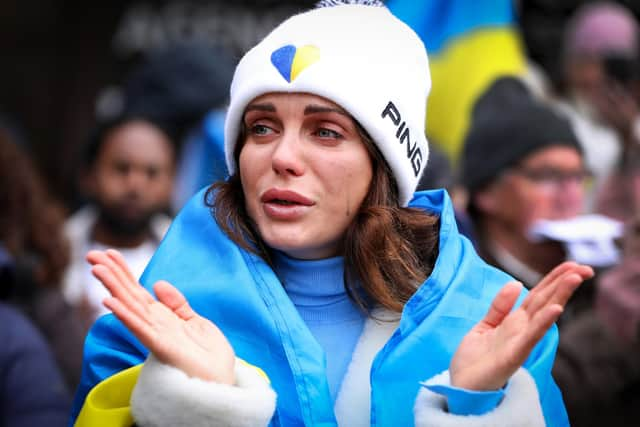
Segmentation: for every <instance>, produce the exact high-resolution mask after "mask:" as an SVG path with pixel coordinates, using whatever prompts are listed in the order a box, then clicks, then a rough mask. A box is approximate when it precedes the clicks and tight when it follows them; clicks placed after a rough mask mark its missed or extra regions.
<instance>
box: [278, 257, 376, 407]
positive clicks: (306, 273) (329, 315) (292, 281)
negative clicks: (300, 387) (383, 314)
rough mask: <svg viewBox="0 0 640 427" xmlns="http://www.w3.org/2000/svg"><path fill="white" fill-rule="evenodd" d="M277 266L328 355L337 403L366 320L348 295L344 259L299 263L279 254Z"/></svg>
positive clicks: (332, 393)
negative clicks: (343, 380) (345, 283)
mask: <svg viewBox="0 0 640 427" xmlns="http://www.w3.org/2000/svg"><path fill="white" fill-rule="evenodd" d="M274 264H275V270H276V272H277V273H278V276H279V277H280V278H281V280H282V281H283V282H284V287H285V290H286V291H287V294H288V295H289V298H291V301H293V304H294V305H295V306H296V308H297V309H298V313H300V317H302V319H303V320H304V322H305V323H306V324H307V326H308V327H309V329H310V330H311V334H312V335H313V336H314V338H315V339H316V340H317V341H318V343H319V344H320V346H321V347H322V349H323V350H324V352H325V354H326V358H327V380H328V382H329V390H330V392H331V397H332V398H333V401H334V402H335V399H336V396H337V394H338V390H340V385H341V384H342V378H343V377H344V375H345V373H346V371H347V367H348V366H349V362H351V356H352V354H353V350H354V348H355V346H356V343H357V342H358V338H359V337H360V334H361V333H362V328H363V326H364V320H365V317H366V316H365V314H364V313H363V312H362V311H360V310H359V309H358V307H357V306H356V305H355V304H354V303H353V302H352V301H351V300H350V299H349V297H348V296H347V293H346V291H345V288H344V259H343V258H342V257H335V258H328V259H322V260H299V259H294V258H290V257H288V256H287V255H285V254H283V253H282V252H277V253H276V254H275V256H274Z"/></svg>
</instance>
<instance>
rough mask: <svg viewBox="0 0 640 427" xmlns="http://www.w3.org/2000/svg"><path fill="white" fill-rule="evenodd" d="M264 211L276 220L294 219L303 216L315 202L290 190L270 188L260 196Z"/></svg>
mask: <svg viewBox="0 0 640 427" xmlns="http://www.w3.org/2000/svg"><path fill="white" fill-rule="evenodd" d="M260 201H261V202H262V206H263V209H264V212H265V213H266V214H267V216H268V217H270V218H272V219H278V220H294V219H298V218H300V217H301V216H303V215H304V214H305V213H307V212H308V211H309V209H310V208H311V207H312V206H313V205H314V204H315V203H314V202H313V201H312V200H310V199H308V198H306V197H304V196H303V195H302V194H299V193H296V192H295V191H291V190H279V189H275V188H274V189H270V190H268V191H266V192H265V193H264V194H263V195H262V197H260Z"/></svg>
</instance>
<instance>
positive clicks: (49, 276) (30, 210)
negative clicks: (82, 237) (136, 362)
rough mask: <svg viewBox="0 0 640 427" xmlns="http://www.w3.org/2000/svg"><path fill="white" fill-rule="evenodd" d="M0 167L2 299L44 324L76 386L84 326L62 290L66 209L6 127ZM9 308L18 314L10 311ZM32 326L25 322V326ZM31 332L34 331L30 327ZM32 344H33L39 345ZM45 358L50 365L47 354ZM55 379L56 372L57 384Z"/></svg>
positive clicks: (66, 377) (67, 377) (66, 249)
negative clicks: (53, 196) (51, 195)
mask: <svg viewBox="0 0 640 427" xmlns="http://www.w3.org/2000/svg"><path fill="white" fill-rule="evenodd" d="M0 170H1V171H2V173H0V264H1V265H2V267H1V271H2V273H1V274H0V277H1V281H2V283H1V286H0V300H3V301H4V302H5V303H8V304H11V305H13V306H15V307H17V308H19V309H20V310H21V311H22V312H23V313H24V314H26V315H27V316H28V317H29V318H30V320H31V321H32V322H33V323H34V325H35V326H37V327H38V329H39V330H40V333H41V334H42V335H43V336H44V338H45V339H46V341H47V342H48V344H49V345H50V346H51V349H52V351H53V354H54V356H55V360H56V361H57V363H58V365H59V367H60V369H61V370H62V373H63V375H64V380H65V381H66V385H67V388H68V391H69V392H70V391H71V390H72V389H75V387H76V385H77V384H78V381H79V379H80V371H81V367H82V346H83V342H84V330H83V329H82V328H81V325H80V322H79V317H78V315H77V313H75V312H74V311H73V310H72V308H71V307H70V306H69V305H68V304H67V303H66V302H65V300H64V298H63V297H62V293H61V292H60V284H61V278H62V274H63V271H64V269H65V267H66V266H67V263H68V261H69V247H68V242H67V240H66V239H65V237H64V233H63V224H64V214H63V211H62V210H61V208H60V206H59V205H58V204H57V203H56V202H55V201H53V200H52V199H51V197H50V195H49V193H48V192H47V190H46V189H45V187H44V184H43V183H42V181H41V180H40V177H39V176H38V174H37V172H36V170H35V167H34V165H33V164H32V162H31V160H30V158H29V157H28V156H27V154H26V153H25V152H23V150H22V148H21V147H18V146H17V145H16V144H15V143H14V142H13V140H12V139H11V138H10V137H9V134H8V133H5V132H4V131H3V130H2V129H0ZM4 314H6V316H8V317H11V318H13V317H15V316H14V315H13V314H11V313H9V312H6V313H4ZM19 322H20V324H23V323H24V322H23V321H22V320H20V321H19ZM2 324H3V325H4V327H7V326H9V325H12V324H11V323H2ZM11 327H13V326H11ZM29 328H30V326H24V329H25V331H26V330H27V329H29ZM4 333H6V334H7V339H8V340H12V339H15V338H16V337H15V336H9V335H10V333H9V331H5V332H4ZM25 334H28V335H33V334H32V333H31V332H30V331H26V332H25ZM25 340H27V338H26V337H25ZM40 340H41V338H40V337H38V338H33V340H32V341H31V344H34V345H35V343H36V342H38V344H37V347H38V348H41V347H42V345H41V344H39V341H40ZM0 342H2V346H0V347H2V348H3V349H4V350H6V351H7V352H11V351H13V350H10V348H9V346H10V345H12V344H15V345H22V343H21V342H17V341H9V342H7V341H4V340H2V341H0ZM10 343H12V344H10ZM5 344H6V347H5ZM31 344H29V345H28V347H29V348H32V347H33V346H32V345H31ZM42 359H43V363H47V366H49V364H48V363H49V362H48V361H45V359H46V357H45V355H43V356H42ZM51 375H52V377H53V376H54V373H53V372H52V373H51ZM55 375H56V378H57V374H55ZM54 383H55V381H53V378H52V383H51V384H54ZM56 384H57V383H56ZM63 388H64V386H63Z"/></svg>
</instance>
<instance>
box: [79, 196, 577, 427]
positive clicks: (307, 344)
mask: <svg viewBox="0 0 640 427" xmlns="http://www.w3.org/2000/svg"><path fill="white" fill-rule="evenodd" d="M203 197H204V196H203V192H200V193H198V194H197V195H196V196H195V197H194V198H193V199H192V200H191V201H190V202H189V204H188V205H187V206H186V207H185V208H184V210H183V211H182V212H181V213H180V215H179V216H178V217H177V218H176V220H175V221H174V223H173V225H172V226H171V229H170V230H169V232H168V234H167V236H166V237H165V239H164V241H163V242H162V244H161V245H160V247H159V248H158V250H157V252H156V254H155V255H154V257H153V258H152V260H151V261H150V263H149V265H148V267H147V270H146V271H145V273H144V274H143V277H142V279H141V282H142V283H143V284H144V285H145V286H146V287H150V286H151V285H152V284H153V283H155V282H156V281H158V280H160V279H162V280H167V281H169V282H170V283H172V284H174V285H175V286H176V287H177V288H179V289H180V290H181V291H182V292H183V293H184V294H185V296H186V298H187V300H188V301H189V302H190V304H191V306H192V307H193V309H194V310H195V311H196V312H198V313H200V314H201V315H202V316H204V317H207V318H209V319H211V320H212V321H213V322H214V323H215V324H216V325H217V326H218V327H219V328H220V329H221V330H222V331H223V332H224V333H225V335H226V336H227V338H228V339H229V341H230V342H231V344H232V346H233V348H234V350H235V352H236V354H237V356H238V357H240V358H242V359H244V360H246V361H248V362H249V363H252V364H254V365H256V366H258V367H260V368H262V369H263V370H264V371H265V372H266V373H267V375H268V376H269V378H270V380H271V384H272V386H273V388H274V389H275V390H276V392H277V393H278V401H277V409H276V414H275V416H274V418H273V420H272V422H271V425H272V426H274V427H275V426H300V425H307V426H335V425H336V421H335V417H334V413H333V402H332V400H331V397H330V394H329V387H328V385H327V380H326V376H325V374H324V354H323V350H322V348H321V347H320V346H319V344H318V343H317V342H316V341H315V340H314V338H313V336H312V335H311V333H310V331H309V329H308V328H307V327H306V325H305V323H304V321H303V320H302V319H301V318H300V316H299V314H298V312H297V310H296V308H295V307H294V305H293V304H292V303H291V301H290V300H289V298H288V296H287V294H286V293H285V291H284V289H283V287H282V286H281V284H280V282H279V281H278V279H277V277H276V276H275V274H274V272H273V271H272V270H271V269H270V268H269V267H268V266H267V264H265V263H264V262H263V261H262V260H261V259H260V258H259V257H257V256H255V255H252V254H249V253H247V252H245V251H243V250H242V249H240V248H238V247H237V246H236V245H235V244H234V243H233V242H232V241H230V240H229V239H228V238H227V236H226V235H225V234H224V233H223V232H222V231H221V230H220V228H219V227H218V226H217V224H216V222H215V220H214V219H213V218H212V216H211V213H210V211H209V210H208V208H206V206H205V205H204V203H203ZM411 206H413V207H420V208H423V209H425V210H427V211H430V212H433V213H436V214H438V215H440V243H439V249H440V252H439V256H438V259H437V261H436V264H435V268H434V270H433V272H432V274H431V275H430V277H429V278H428V279H427V280H426V281H425V282H424V283H423V284H422V286H421V287H420V288H419V289H418V290H417V291H416V293H415V294H414V295H413V297H412V298H411V299H410V300H409V301H408V302H407V304H406V305H405V308H404V310H403V313H402V317H401V319H400V324H399V327H398V329H397V330H396V331H395V333H394V334H393V335H392V337H391V339H390V340H389V341H388V342H387V344H386V345H385V346H384V347H383V348H382V350H381V351H380V352H379V353H378V354H377V356H376V357H375V359H374V361H373V365H372V368H371V374H370V379H371V390H372V391H371V425H372V426H384V427H389V426H412V425H413V424H414V422H413V404H414V401H415V398H416V395H417V393H418V391H419V387H420V385H419V382H420V381H423V380H426V379H428V378H431V377H433V376H434V375H435V374H438V373H439V372H441V371H443V370H446V369H448V366H449V363H450V360H451V357H452V356H453V354H454V352H455V350H456V348H457V347H458V344H459V343H460V341H461V340H462V338H463V337H464V335H465V334H466V333H467V332H468V331H469V329H471V328H472V327H473V326H474V325H475V324H476V323H477V322H478V321H479V320H480V319H482V318H483V316H484V315H485V314H486V312H487V310H488V308H489V306H490V303H491V301H492V299H493V297H494V296H495V295H496V293H497V292H498V290H499V289H500V288H501V287H502V286H503V285H504V284H505V283H506V282H508V281H509V280H512V279H511V278H510V277H509V276H508V275H507V274H505V273H503V272H501V271H499V270H497V269H495V268H493V267H491V266H489V265H487V264H486V263H484V262H483V261H482V260H481V259H480V258H479V257H478V255H476V253H475V251H474V250H473V247H472V245H471V243H469V241H468V240H467V239H466V238H464V237H462V236H461V235H460V234H459V233H458V230H457V228H456V225H455V219H454V215H453V207H452V205H451V201H450V199H449V197H448V196H447V194H446V192H444V191H443V190H438V191H430V192H422V193H416V195H415V197H414V199H413V201H412V203H411ZM521 298H522V297H521ZM557 341H558V334H557V329H556V328H555V326H554V327H553V328H552V329H551V330H550V331H549V332H548V333H547V334H546V335H545V336H544V338H543V339H542V340H541V342H540V343H538V345H537V346H536V347H535V348H534V350H533V351H532V353H531V355H530V357H529V358H528V359H527V361H526V362H525V367H526V368H527V369H528V371H529V373H530V374H531V375H532V377H533V378H534V380H535V382H536V385H537V387H538V393H539V395H540V401H541V405H542V408H543V412H544V416H545V421H546V423H547V425H548V426H566V425H568V420H567V414H566V411H565V408H564V405H563V402H562V397H561V394H560V392H559V390H558V387H557V386H556V384H555V382H554V381H553V379H552V377H551V367H552V364H553V359H554V354H555V350H556V346H557ZM146 354H147V350H146V349H145V348H144V347H143V346H142V345H141V344H140V343H139V342H138V341H137V340H136V339H135V338H134V337H133V336H132V335H131V334H130V333H129V332H128V331H127V329H126V328H125V327H123V325H122V324H121V323H120V322H119V321H118V320H117V319H116V318H115V317H114V316H112V315H107V316H104V317H102V318H101V319H99V320H98V322H97V323H96V324H95V326H94V327H93V328H92V330H91V332H90V334H89V336H88V338H87V341H86V344H85V363H84V368H83V374H82V380H81V384H80V387H79V389H78V392H77V394H76V400H75V403H74V411H73V417H75V416H77V413H78V412H79V410H80V407H81V406H82V402H83V401H84V398H85V396H86V394H87V393H88V392H89V390H90V389H91V388H92V387H93V386H95V385H96V384H97V383H98V382H100V381H101V380H103V379H105V378H107V377H109V376H111V375H113V374H114V373H116V372H119V371H121V370H123V369H125V368H128V367H130V366H132V365H135V364H139V363H141V362H143V361H144V359H145V357H146Z"/></svg>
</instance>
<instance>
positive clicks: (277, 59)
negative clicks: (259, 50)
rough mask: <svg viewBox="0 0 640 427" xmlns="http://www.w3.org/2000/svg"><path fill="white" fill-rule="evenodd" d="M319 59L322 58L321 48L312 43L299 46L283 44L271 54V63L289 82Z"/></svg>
mask: <svg viewBox="0 0 640 427" xmlns="http://www.w3.org/2000/svg"><path fill="white" fill-rule="evenodd" d="M318 60H320V49H318V48H317V47H316V46H313V45H310V44H308V45H304V46H301V47H299V48H296V47H295V46H293V45H286V46H282V47H281V48H279V49H276V50H275V51H273V53H272V54H271V63H272V64H273V65H274V66H275V67H276V69H277V70H278V72H279V73H280V75H282V77H284V79H285V80H286V81H288V82H289V83H291V82H292V81H294V80H295V79H296V77H298V75H299V74H300V73H301V72H302V71H304V69H305V68H307V67H308V66H309V65H311V64H314V63H316V62H318Z"/></svg>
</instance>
